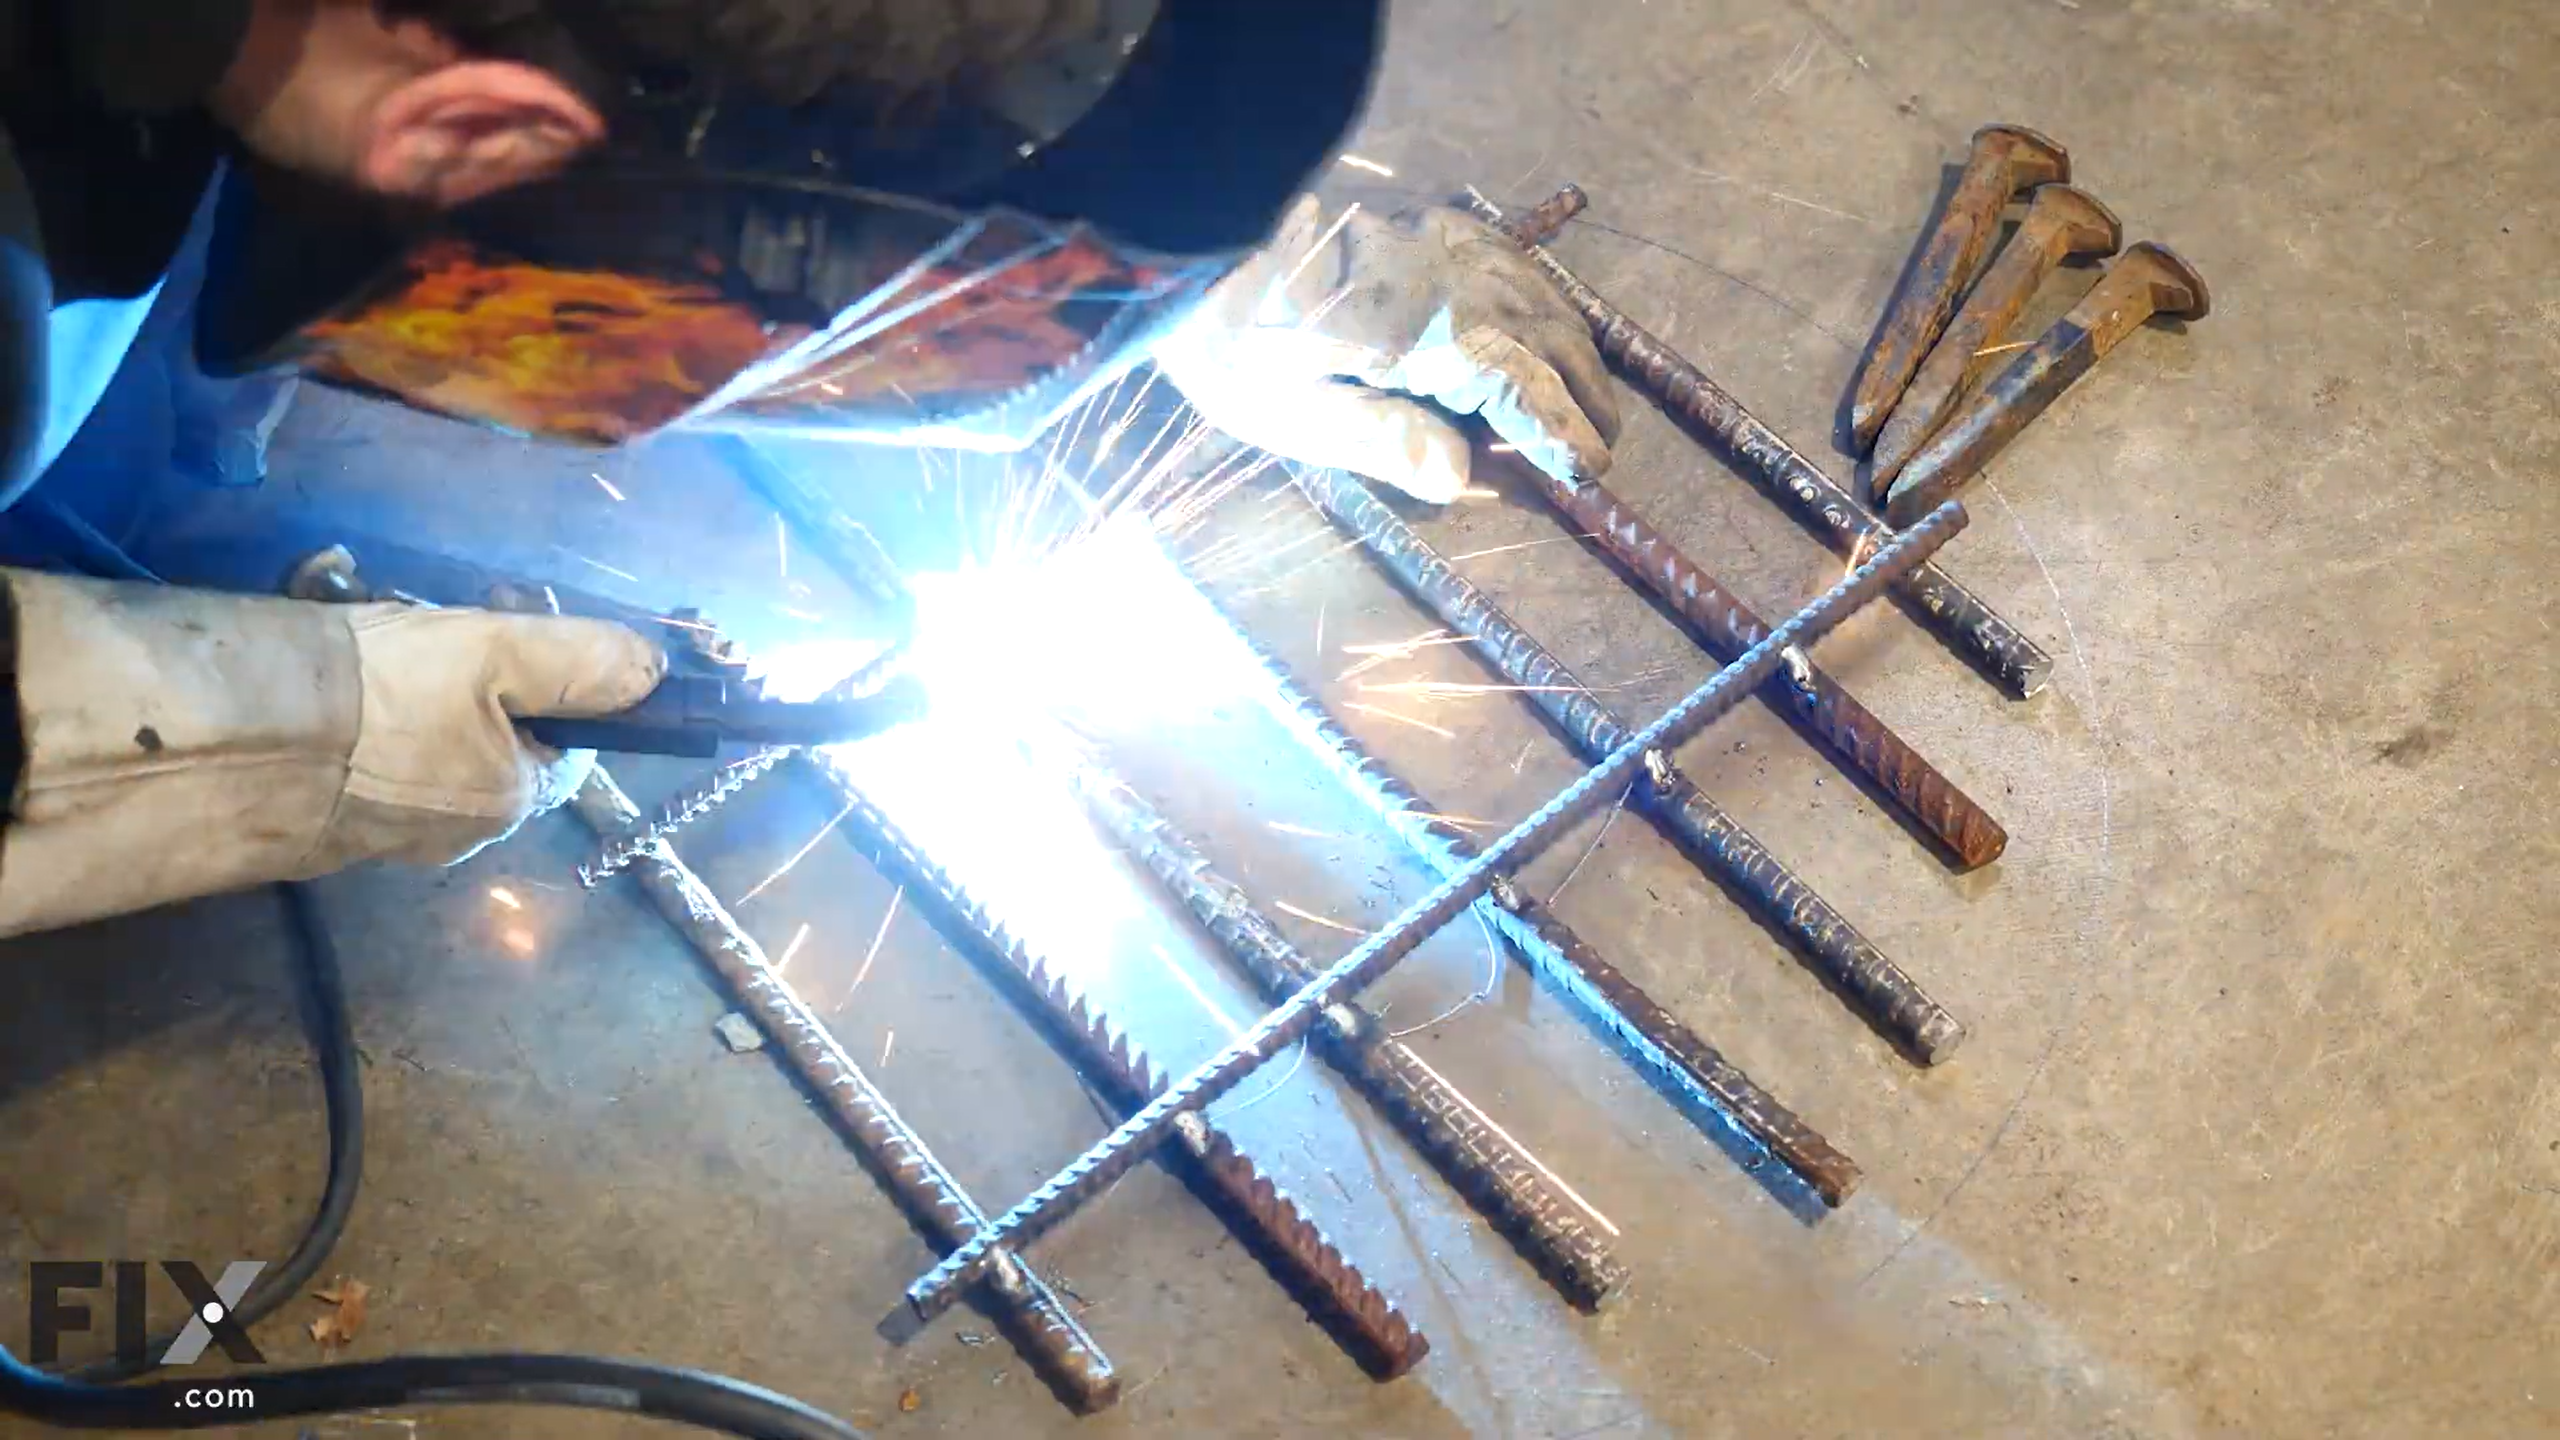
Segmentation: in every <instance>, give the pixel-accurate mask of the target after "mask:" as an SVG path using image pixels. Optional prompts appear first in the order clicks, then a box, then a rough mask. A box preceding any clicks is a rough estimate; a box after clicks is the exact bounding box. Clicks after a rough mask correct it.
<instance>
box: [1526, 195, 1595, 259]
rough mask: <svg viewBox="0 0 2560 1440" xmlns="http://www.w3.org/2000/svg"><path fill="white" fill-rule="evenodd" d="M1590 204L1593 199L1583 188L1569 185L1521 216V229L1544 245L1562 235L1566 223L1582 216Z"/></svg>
mask: <svg viewBox="0 0 2560 1440" xmlns="http://www.w3.org/2000/svg"><path fill="white" fill-rule="evenodd" d="M1590 204H1591V197H1590V196H1589V195H1586V194H1584V193H1583V190H1582V187H1581V186H1579V185H1567V186H1566V187H1564V188H1563V189H1561V190H1558V191H1557V192H1556V193H1554V194H1553V195H1550V196H1548V197H1547V198H1546V199H1544V200H1542V201H1540V202H1538V206H1537V208H1536V209H1534V210H1531V211H1530V212H1529V213H1528V214H1526V215H1523V216H1521V217H1520V220H1519V222H1518V224H1519V228H1520V230H1521V231H1522V232H1523V233H1525V234H1528V235H1531V236H1534V237H1536V239H1537V241H1538V243H1539V244H1541V245H1543V244H1545V243H1546V242H1548V241H1549V240H1552V239H1554V238H1555V237H1556V236H1557V235H1558V234H1559V233H1561V232H1562V231H1563V229H1564V227H1565V224H1566V222H1567V221H1570V220H1571V219H1573V217H1574V216H1576V215H1579V214H1581V213H1582V212H1583V210H1584V209H1585V208H1586V207H1587V206H1589V205H1590Z"/></svg>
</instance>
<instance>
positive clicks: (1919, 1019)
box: [1295, 470, 1964, 1065]
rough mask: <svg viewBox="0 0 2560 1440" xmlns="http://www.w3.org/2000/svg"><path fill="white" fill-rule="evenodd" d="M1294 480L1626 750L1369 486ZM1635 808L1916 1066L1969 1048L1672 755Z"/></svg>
mask: <svg viewBox="0 0 2560 1440" xmlns="http://www.w3.org/2000/svg"><path fill="white" fill-rule="evenodd" d="M1295 479H1296V482H1297V485H1298V488H1299V490H1300V491H1301V492H1302V493H1303V494H1305V495H1306V497H1307V498H1308V500H1309V501H1311V502H1312V503H1313V504H1314V505H1315V507H1316V508H1317V510H1319V511H1321V512H1322V513H1323V514H1324V515H1325V517H1326V518H1327V519H1329V520H1331V521H1332V522H1333V523H1334V524H1335V525H1336V526H1337V527H1338V528H1340V529H1341V530H1343V531H1344V532H1345V533H1346V534H1349V535H1351V536H1352V537H1354V538H1355V539H1357V540H1358V541H1359V542H1360V544H1361V546H1362V548H1363V549H1365V550H1367V551H1368V553H1369V555H1370V557H1371V558H1373V559H1375V560H1376V561H1377V562H1378V564H1379V565H1380V566H1381V567H1382V568H1384V569H1385V570H1386V572H1387V574H1388V575H1389V576H1391V577H1392V578H1393V579H1394V580H1395V581H1396V582H1397V584H1398V585H1399V586H1400V587H1401V588H1402V589H1403V590H1404V591H1405V593H1406V594H1408V595H1410V596H1412V597H1413V598H1414V599H1415V600H1416V601H1418V602H1419V603H1420V604H1421V605H1422V606H1423V607H1424V608H1425V609H1427V610H1429V611H1430V612H1431V613H1432V614H1434V615H1436V616H1438V617H1439V618H1440V621H1441V623H1442V624H1445V625H1447V626H1448V627H1449V628H1450V629H1451V630H1453V631H1455V632H1457V633H1458V634H1459V635H1462V636H1464V637H1466V639H1467V640H1468V642H1469V643H1470V644H1471V645H1472V646H1473V647H1474V649H1475V651H1476V653H1477V654H1479V655H1481V656H1483V657H1484V659H1485V661H1486V662H1487V663H1488V664H1490V665H1492V666H1493V668H1494V669H1495V671H1497V672H1498V673H1499V674H1500V675H1501V676H1502V678H1503V679H1505V680H1507V681H1509V682H1511V683H1512V684H1513V685H1516V686H1518V687H1520V693H1521V695H1522V696H1523V697H1524V698H1525V699H1527V700H1528V701H1529V702H1530V703H1531V704H1533V705H1535V706H1537V707H1538V709H1539V710H1540V711H1541V712H1543V713H1544V714H1545V715H1546V716H1547V718H1548V720H1549V721H1551V722H1552V723H1553V724H1554V725H1555V727H1556V729H1557V730H1558V731H1560V732H1562V734H1563V735H1564V737H1565V739H1566V741H1567V742H1568V743H1570V744H1571V745H1572V746H1573V748H1574V749H1575V750H1577V751H1579V752H1580V753H1581V754H1582V756H1583V758H1584V759H1585V760H1597V759H1598V758H1600V757H1601V756H1603V755H1606V754H1608V753H1609V752H1610V751H1612V750H1615V749H1617V748H1618V747H1619V746H1620V745H1623V744H1625V743H1626V739H1627V736H1628V735H1630V734H1632V733H1633V732H1632V731H1631V730H1630V729H1629V728H1628V727H1627V725H1626V724H1625V723H1623V722H1622V721H1621V720H1619V718H1618V717H1617V716H1616V715H1615V714H1613V713H1612V712H1611V711H1610V710H1609V708H1608V706H1607V705H1606V704H1605V703H1603V702H1602V701H1601V699H1600V697H1599V695H1597V694H1596V693H1594V692H1593V691H1592V689H1591V687H1590V686H1588V685H1585V684H1583V683H1582V681H1581V680H1579V679H1577V678H1576V677H1575V676H1574V674H1573V672H1572V671H1571V670H1569V669H1567V668H1566V666H1565V664H1564V662H1563V661H1562V660H1559V659H1557V658H1556V656H1555V655H1554V654H1553V653H1551V652H1550V651H1548V649H1547V648H1546V647H1545V646H1544V645H1541V644H1539V643H1538V641H1537V640H1536V638H1535V637H1533V636H1531V635H1530V634H1529V633H1528V632H1527V631H1525V630H1523V629H1521V628H1520V625H1519V624H1518V622H1516V621H1514V620H1513V619H1512V618H1511V617H1510V616H1509V615H1508V614H1506V613H1504V612H1503V610H1502V608H1501V607H1500V606H1498V605H1496V604H1494V602H1493V600H1492V598H1491V597H1490V596H1487V595H1486V594H1485V593H1484V592H1483V591H1482V590H1480V589H1478V588H1477V587H1476V586H1475V585H1474V584H1473V583H1472V582H1470V581H1469V580H1468V579H1467V578H1466V577H1465V576H1463V575H1461V574H1459V573H1458V571H1457V569H1456V568H1455V567H1454V566H1452V565H1450V564H1449V562H1448V561H1447V560H1445V559H1443V558H1441V556H1440V554H1439V552H1437V551H1435V550H1433V549H1432V548H1431V545H1430V542H1428V541H1426V540H1424V539H1423V538H1422V536H1421V534H1420V533H1419V532H1417V531H1415V529H1414V528H1413V527H1412V526H1410V525H1407V524H1406V523H1405V522H1404V521H1403V519H1402V518H1401V517H1399V516H1398V515H1397V514H1396V513H1395V511H1394V510H1392V509H1390V508H1389V507H1388V506H1387V505H1386V504H1385V503H1384V502H1383V501H1381V500H1379V499H1378V498H1377V497H1376V496H1375V495H1373V494H1371V493H1370V492H1369V490H1368V488H1367V487H1366V486H1364V485H1362V484H1361V483H1360V482H1359V481H1358V480H1356V479H1354V478H1352V477H1351V476H1349V475H1347V474H1344V473H1343V472H1341V471H1336V470H1300V471H1298V472H1297V473H1296V475H1295ZM1629 800H1630V803H1631V804H1632V805H1634V806H1635V807H1637V808H1638V809H1640V810H1642V811H1643V812H1644V813H1645V814H1646V815H1648V816H1649V817H1651V818H1652V819H1653V821H1654V822H1655V823H1656V824H1658V825H1660V826H1661V827H1662V828H1663V830H1664V831H1665V832H1666V833H1667V834H1668V835H1669V836H1670V838H1671V840H1672V841H1673V843H1675V844H1677V845H1678V846H1679V847H1680V849H1681V850H1682V852H1683V853H1685V854H1687V855H1688V856H1689V857H1690V859H1692V860H1693V861H1695V862H1697V864H1698V865H1699V866H1700V867H1701V868H1702V869H1704V870H1705V871H1706V872H1707V873H1708V874H1709V875H1710V876H1712V877H1714V878H1715V879H1716V880H1717V881H1719V882H1720V883H1722V884H1723V885H1724V887H1725V888H1726V889H1727V890H1729V891H1730V892H1731V893H1732V894H1733V895H1735V896H1736V897H1737V898H1738V899H1740V900H1741V901H1742V902H1743V904H1744V906H1745V907H1746V908H1747V909H1749V910H1750V911H1751V913H1752V914H1753V915H1754V916H1756V917H1758V918H1759V919H1760V920H1761V921H1762V922H1764V923H1766V924H1768V925H1769V926H1771V927H1772V928H1774V929H1775V930H1777V931H1778V932H1779V933H1780V934H1781V935H1784V936H1785V937H1786V938H1787V939H1788V940H1790V941H1792V942H1793V943H1794V945H1795V946H1796V948H1797V949H1798V950H1799V951H1800V952H1801V953H1802V954H1803V955H1804V956H1805V958H1806V959H1807V961H1808V962H1810V964H1811V965H1812V967H1813V969H1814V971H1815V973H1817V974H1819V975H1820V976H1821V977H1822V978H1823V979H1825V980H1826V981H1829V982H1830V983H1831V984H1832V985H1834V986H1836V987H1838V989H1839V990H1840V992H1841V994H1843V995H1844V996H1846V997H1847V998H1848V999H1849V1001H1850V1003H1851V1004H1852V1005H1854V1006H1855V1007H1856V1008H1857V1010H1858V1012H1859V1014H1861V1015H1863V1016H1864V1017H1866V1019H1867V1020H1868V1021H1869V1023H1871V1024H1873V1025H1875V1026H1876V1027H1877V1028H1878V1029H1879V1030H1881V1031H1882V1032H1883V1033H1884V1034H1885V1035H1886V1036H1887V1037H1888V1038H1890V1039H1891V1040H1893V1041H1894V1043H1895V1044H1897V1045H1899V1046H1901V1047H1902V1048H1903V1049H1904V1050H1905V1051H1907V1052H1908V1053H1909V1054H1911V1055H1912V1056H1913V1057H1914V1058H1915V1059H1918V1060H1920V1061H1922V1062H1923V1063H1926V1064H1932V1065H1934V1064H1936V1063H1938V1062H1939V1061H1941V1060H1944V1059H1945V1058H1947V1056H1948V1055H1950V1054H1952V1053H1953V1052H1954V1050H1955V1048H1956V1046H1957V1045H1958V1044H1959V1043H1961V1042H1962V1040H1963V1039H1964V1026H1963V1025H1962V1024H1961V1023H1959V1022H1958V1021H1957V1020H1956V1018H1955V1016H1954V1015H1952V1014H1950V1013H1948V1011H1947V1010H1946V1008H1945V1007H1943V1006H1941V1005H1939V1004H1938V1003H1937V1002H1936V1001H1935V1000H1932V999H1930V998H1929V995H1928V993H1927V992H1926V991H1924V990H1922V989H1921V988H1920V986H1919V984H1918V983H1917V982H1915V981H1913V980H1912V979H1911V977H1910V976H1909V975H1907V974H1905V973H1904V972H1903V971H1902V969H1901V967H1900V966H1898V965H1895V964H1894V963H1893V961H1892V960H1891V959H1889V958H1887V957H1886V956H1885V954H1884V952H1883V951H1881V950H1878V949H1877V948H1876V947H1875V945H1874V943H1873V942H1871V941H1869V940H1868V939H1867V937H1865V936H1864V935H1861V934H1859V933H1858V929H1857V927H1856V926H1854V925H1852V924H1850V923H1849V921H1848V919H1847V918H1846V917H1844V916H1843V915H1841V914H1840V912H1839V911H1837V910H1835V909H1833V908H1832V907H1831V904H1830V902H1828V901H1826V900H1824V899H1823V898H1822V897H1821V896H1820V895H1819V894H1817V893H1815V891H1814V889H1813V887H1812V886H1810V885H1808V884H1806V883H1805V882H1804V881H1803V880H1802V879H1801V878H1799V877H1798V876H1797V875H1796V874H1795V872H1793V871H1792V870H1789V869H1788V868H1787V867H1786V865H1784V864H1783V863H1781V862H1780V861H1779V860H1778V858H1777V857H1776V856H1774V855H1772V854H1770V853H1769V851H1768V848H1767V847H1766V846H1764V845H1762V844H1761V843H1760V841H1759V840H1758V839H1757V838H1756V837H1754V836H1753V835H1752V834H1751V832H1750V831H1748V830H1745V829H1744V828H1743V827H1742V825H1741V823H1740V822H1738V821H1736V820H1735V819H1734V818H1733V817H1732V816H1731V815H1729V814H1727V813H1725V811H1724V809H1723V808H1722V807H1721V806H1718V805H1717V804H1716V803H1715V802H1714V801H1713V800H1710V799H1708V798H1707V796H1706V795H1705V793H1704V792H1702V791H1700V790H1699V789H1698V787H1697V786H1696V784H1694V783H1693V782H1691V781H1690V779H1689V777H1688V776H1687V775H1685V774H1683V773H1682V772H1681V771H1680V769H1679V767H1678V766H1677V765H1675V764H1674V763H1673V762H1672V760H1671V757H1670V756H1669V755H1668V754H1661V755H1657V756H1655V757H1653V758H1651V759H1649V760H1648V761H1647V762H1646V765H1645V768H1644V774H1643V777H1642V778H1641V779H1639V780H1638V781H1637V782H1636V787H1635V790H1634V791H1633V792H1632V794H1631V795H1630V797H1629Z"/></svg>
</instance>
